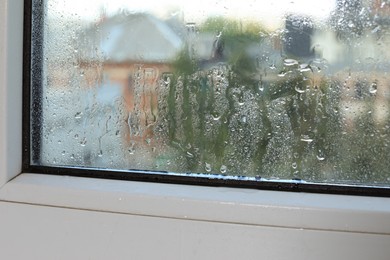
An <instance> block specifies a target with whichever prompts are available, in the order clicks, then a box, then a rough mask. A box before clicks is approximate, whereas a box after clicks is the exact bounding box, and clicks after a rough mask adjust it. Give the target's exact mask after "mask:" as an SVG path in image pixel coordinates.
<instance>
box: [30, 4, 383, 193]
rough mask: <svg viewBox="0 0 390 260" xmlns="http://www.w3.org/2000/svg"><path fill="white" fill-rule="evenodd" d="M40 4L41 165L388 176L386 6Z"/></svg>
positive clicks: (367, 179) (376, 181)
mask: <svg viewBox="0 0 390 260" xmlns="http://www.w3.org/2000/svg"><path fill="white" fill-rule="evenodd" d="M36 8H38V7H36ZM42 8H43V16H39V17H38V16H37V15H35V16H34V17H33V18H34V19H33V26H34V27H33V35H34V37H33V48H32V49H33V55H35V56H37V55H38V56H39V59H34V60H33V68H34V67H37V66H38V67H39V68H40V69H39V70H35V74H34V75H33V78H39V79H40V80H38V81H34V80H33V90H32V91H33V93H39V95H38V96H37V95H33V99H34V100H35V101H34V102H35V103H36V102H38V103H39V104H40V109H36V107H35V106H34V105H33V106H32V114H31V115H32V120H33V123H32V126H33V128H35V129H33V131H35V132H38V133H39V134H38V135H33V138H32V145H31V149H32V150H33V151H34V153H35V154H38V156H35V157H33V158H32V161H33V164H34V165H42V166H72V167H73V166H76V167H81V168H83V167H88V168H99V169H102V168H103V169H116V170H130V169H135V170H149V171H155V172H166V174H170V173H177V174H181V173H183V174H193V175H197V174H199V176H205V175H201V174H206V176H214V175H218V176H225V177H226V178H239V179H248V180H259V179H260V178H262V179H271V180H291V179H300V180H304V181H308V182H318V183H336V184H364V185H377V186H386V185H387V186H388V185H389V184H390V173H389V171H388V169H390V160H389V157H390V156H389V155H390V138H389V137H390V113H389V110H390V49H389V48H388V46H389V41H390V2H389V1H387V0H327V1H313V0H296V1H290V0H278V1H266V0H264V1H258V0H240V1H233V0H231V1H228V0H226V1H222V0H220V1H207V0H199V1H194V2H192V1H179V0H164V1H162V0H159V1H151V0H145V1H139V2H138V1H119V0H111V1H102V0H100V1H98V0H95V1H80V0H78V1H76V0H46V1H43V5H42ZM34 82H35V83H36V82H38V83H39V84H34ZM34 91H35V92H34ZM38 112H39V113H38ZM34 122H35V123H36V122H39V129H36V127H35V125H36V124H35V123H34ZM129 174H131V173H129Z"/></svg>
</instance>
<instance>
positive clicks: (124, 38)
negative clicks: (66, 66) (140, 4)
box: [80, 13, 185, 62]
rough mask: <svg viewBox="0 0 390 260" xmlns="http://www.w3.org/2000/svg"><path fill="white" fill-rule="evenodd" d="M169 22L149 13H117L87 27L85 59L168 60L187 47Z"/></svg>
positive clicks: (84, 34)
mask: <svg viewBox="0 0 390 260" xmlns="http://www.w3.org/2000/svg"><path fill="white" fill-rule="evenodd" d="M177 31H178V30H174V28H172V27H170V26H169V24H168V23H165V22H164V21H162V20H159V19H157V18H155V17H154V16H152V15H150V14H146V13H136V14H130V15H124V14H117V15H115V16H112V17H109V18H106V19H104V20H103V21H102V22H100V23H99V24H96V25H94V26H91V27H89V28H88V29H87V30H85V31H84V33H83V37H84V39H85V40H84V41H83V43H82V45H83V46H80V49H82V50H83V55H82V59H85V60H89V61H90V60H100V59H101V58H103V59H104V60H105V61H111V62H125V61H140V62H141V61H142V62H167V61H171V60H174V59H175V58H176V57H177V55H178V53H179V52H180V51H181V50H182V48H183V47H184V44H185V43H184V40H183V37H181V36H180V35H178V33H177Z"/></svg>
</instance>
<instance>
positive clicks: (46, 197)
mask: <svg viewBox="0 0 390 260" xmlns="http://www.w3.org/2000/svg"><path fill="white" fill-rule="evenodd" d="M22 10H23V1H22V0H3V1H0V202H1V201H3V202H13V203H27V204H31V205H41V206H42V205H44V206H51V207H59V208H68V209H82V210H89V211H99V212H109V213H122V214H128V215H137V216H154V217H162V218H168V219H181V220H196V221H206V222H218V223H229V224H244V225H254V226H267V227H282V228H294V229H306V230H323V231H340V232H350V233H369V234H380V235H390V198H376V197H361V196H343V195H322V194H306V193H290V192H277V191H259V190H250V189H233V188H212V187H199V186H185V185H171V184H159V183H140V182H129V181H114V180H102V179H92V178H77V177H66V176H55V175H37V174H29V173H21V165H22V53H23V43H22V36H23V30H22V28H23V12H22ZM15 177H16V178H15ZM387 250H388V249H387Z"/></svg>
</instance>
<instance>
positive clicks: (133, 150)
mask: <svg viewBox="0 0 390 260" xmlns="http://www.w3.org/2000/svg"><path fill="white" fill-rule="evenodd" d="M127 151H128V153H129V154H130V155H133V154H135V149H134V147H133V146H132V147H130V148H129V149H127Z"/></svg>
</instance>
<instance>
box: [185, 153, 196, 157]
mask: <svg viewBox="0 0 390 260" xmlns="http://www.w3.org/2000/svg"><path fill="white" fill-rule="evenodd" d="M186 156H187V157H188V158H194V155H193V154H192V153H190V152H187V153H186Z"/></svg>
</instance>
